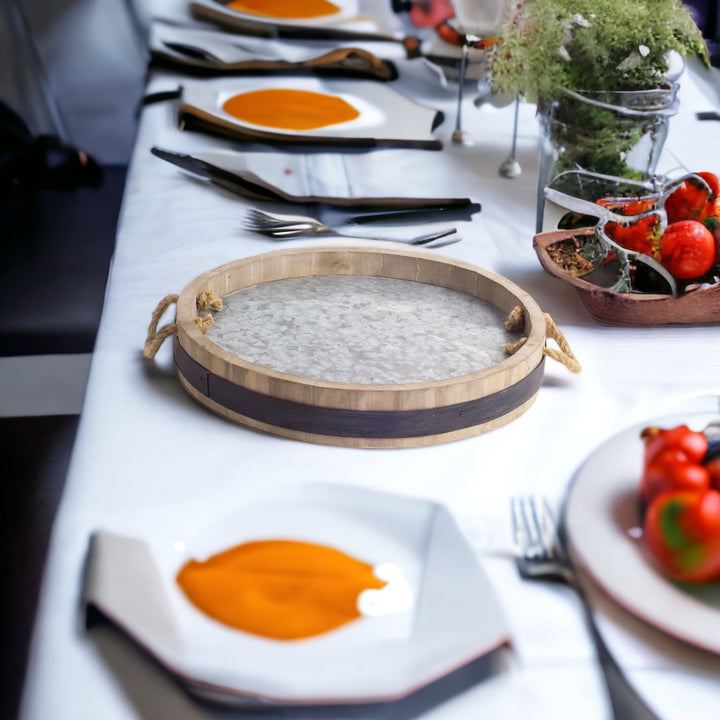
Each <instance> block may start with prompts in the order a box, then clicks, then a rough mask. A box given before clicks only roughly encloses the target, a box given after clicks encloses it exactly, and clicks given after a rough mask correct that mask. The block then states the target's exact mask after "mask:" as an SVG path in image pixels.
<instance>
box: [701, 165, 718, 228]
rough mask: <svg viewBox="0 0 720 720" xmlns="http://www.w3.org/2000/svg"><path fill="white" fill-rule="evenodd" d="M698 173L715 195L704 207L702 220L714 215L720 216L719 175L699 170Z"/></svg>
mask: <svg viewBox="0 0 720 720" xmlns="http://www.w3.org/2000/svg"><path fill="white" fill-rule="evenodd" d="M697 174H698V175H699V176H700V177H701V178H702V179H703V180H704V181H705V182H706V183H707V184H708V185H709V187H710V191H711V193H712V196H713V197H711V198H710V200H708V203H707V205H705V207H704V208H703V210H702V213H701V216H702V217H700V220H706V219H707V218H709V217H713V216H715V217H720V180H718V176H717V175H715V173H711V172H699V173H697Z"/></svg>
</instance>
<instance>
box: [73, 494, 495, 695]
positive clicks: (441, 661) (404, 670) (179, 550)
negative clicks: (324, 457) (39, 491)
mask: <svg viewBox="0 0 720 720" xmlns="http://www.w3.org/2000/svg"><path fill="white" fill-rule="evenodd" d="M208 507H211V505H210V506H208ZM208 507H205V508H203V507H202V506H200V507H198V506H194V507H193V510H192V516H191V517H177V518H175V519H174V521H175V522H174V523H167V522H163V523H159V524H158V526H157V529H156V530H155V531H154V533H153V537H148V538H145V542H143V541H141V540H138V539H134V538H128V537H123V536H119V535H115V534H111V533H108V532H98V533H96V534H95V535H94V536H93V540H92V542H91V548H90V553H89V558H88V564H87V573H86V581H85V589H84V600H85V602H86V603H87V604H89V605H92V606H95V607H97V608H98V609H100V610H101V611H102V612H103V614H105V615H106V616H107V617H109V618H110V619H111V620H113V621H114V622H115V623H116V624H118V625H119V626H120V627H121V628H122V629H123V630H125V631H126V632H127V633H128V634H129V635H130V636H132V637H133V638H134V639H135V640H136V641H137V642H138V643H139V644H140V645H142V646H143V647H144V648H146V649H147V650H148V651H149V652H150V653H151V654H152V655H153V656H154V657H155V658H156V659H157V660H159V661H160V663H161V664H162V665H164V666H165V667H166V668H167V669H168V670H170V671H171V672H172V673H173V674H175V675H176V676H177V677H178V679H179V680H180V681H181V682H182V683H183V684H185V685H186V686H187V687H188V689H189V690H191V691H192V692H195V693H196V694H199V695H201V696H204V697H210V698H214V699H220V698H221V699H222V700H223V701H226V702H235V703H237V704H253V703H257V702H263V703H268V702H269V703H275V704H277V703H280V704H310V703H314V704H318V703H360V702H363V703H365V702H375V701H385V700H392V699H397V698H400V697H404V696H405V695H408V694H409V693H411V692H413V691H414V690H416V689H418V688H420V687H422V686H424V685H426V684H427V683H429V682H431V681H433V680H435V679H438V678H440V677H442V676H443V675H445V674H447V673H449V672H451V671H452V670H455V669H457V668H459V667H461V666H463V665H465V664H467V663H469V662H470V661H472V660H474V659H476V658H478V657H480V656H481V655H483V654H485V653H487V652H489V651H490V650H492V649H495V648H496V647H499V646H500V645H502V644H504V643H506V642H508V641H509V631H508V624H507V621H506V619H505V617H504V614H503V612H502V609H501V607H500V605H499V603H498V601H497V599H496V597H495V594H494V592H493V589H492V587H491V586H490V584H489V582H488V580H487V578H486V576H485V575H484V573H483V572H482V570H481V568H480V566H479V564H478V561H477V558H476V557H475V555H474V554H473V551H472V550H471V548H470V547H469V545H468V544H467V542H466V540H465V538H464V537H463V535H462V534H461V532H460V530H459V529H458V527H457V525H456V523H455V521H454V519H453V518H452V516H451V515H450V513H449V512H448V511H447V509H445V508H444V507H443V506H441V505H437V504H435V503H432V502H427V501H424V500H416V499H412V498H403V497H399V496H394V495H389V494H385V493H379V492H375V491H368V490H363V489H359V488H352V487H346V486H335V485H327V484H310V485H302V484H301V485H289V486H282V487H280V488H277V487H276V488H275V489H274V491H270V490H268V491H257V492H255V493H254V494H252V495H249V494H248V495H246V497H245V498H244V499H243V500H240V501H236V500H235V499H233V501H232V502H230V503H228V501H227V499H224V500H222V499H217V501H216V502H215V507H214V509H213V510H212V512H208ZM188 515H190V510H188ZM198 518H201V519H202V520H203V521H204V522H202V523H201V522H200V520H199V519H198ZM172 524H174V528H171V527H169V525H172ZM188 527H198V532H197V533H193V534H190V535H189V534H187V529H188ZM262 538H292V539H298V540H306V541H310V542H317V543H321V544H327V545H331V546H333V547H336V548H338V549H339V550H342V551H344V552H347V553H348V554H350V555H352V556H353V557H357V558H360V559H363V560H365V561H367V562H370V563H372V564H379V563H383V562H391V563H394V564H395V565H397V566H399V568H400V569H401V570H402V573H403V577H404V579H405V580H406V581H407V583H408V586H409V590H410V592H411V598H412V604H411V605H410V606H409V607H408V606H406V607H405V608H404V609H398V610H396V611H395V612H394V613H390V614H388V615H384V616H374V617H362V618H361V619H359V620H357V621H355V622H353V623H350V624H348V625H346V626H344V627H341V628H339V629H337V630H335V631H332V632H329V633H325V634H324V635H320V636H318V637H315V638H310V639H307V640H301V641H294V642H283V641H276V640H271V639H265V638H261V637H256V636H253V635H250V634H246V633H243V632H240V631H236V630H233V629H231V628H228V627H226V626H224V625H222V624H220V623H217V622H215V621H213V620H212V619H210V618H208V617H207V616H205V615H204V614H202V613H201V612H200V611H198V610H197V609H196V608H195V607H194V606H193V605H192V604H191V603H190V602H189V601H188V600H187V599H186V598H185V596H184V594H183V593H182V592H181V590H180V589H179V588H178V586H177V585H176V583H175V576H176V573H177V571H178V570H179V568H180V567H181V565H182V564H183V563H184V562H185V561H186V560H187V559H188V558H190V557H195V558H198V559H204V558H205V557H207V556H208V555H211V554H214V553H216V552H218V551H220V550H222V549H226V548H228V547H231V546H233V545H236V544H239V543H242V542H246V541H249V540H253V539H262ZM179 541H181V543H182V544H181V545H180V544H178V543H179Z"/></svg>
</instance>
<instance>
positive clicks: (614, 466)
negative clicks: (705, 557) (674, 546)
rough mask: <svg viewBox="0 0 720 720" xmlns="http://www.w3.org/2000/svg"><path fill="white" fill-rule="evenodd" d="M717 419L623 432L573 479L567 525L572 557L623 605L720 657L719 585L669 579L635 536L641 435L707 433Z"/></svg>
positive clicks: (679, 418)
mask: <svg viewBox="0 0 720 720" xmlns="http://www.w3.org/2000/svg"><path fill="white" fill-rule="evenodd" d="M717 420H718V415H717V413H715V414H710V413H685V414H682V415H673V416H667V417H663V418H658V419H654V420H649V421H648V422H645V423H643V424H642V425H637V426H635V427H632V428H629V429H627V430H624V431H623V432H621V433H619V434H618V435H615V436H614V437H612V438H610V439H609V440H608V441H607V442H605V443H603V444H602V445H601V446H600V447H599V448H598V449H597V450H596V451H595V452H594V453H593V454H592V455H591V456H590V457H589V458H588V459H587V461H586V462H585V463H584V464H583V466H582V467H581V468H580V470H579V472H578V474H577V476H576V477H575V479H574V482H573V484H572V487H571V489H570V493H569V496H568V502H567V506H566V515H565V522H566V527H567V533H568V539H569V542H570V552H571V554H572V557H573V559H574V560H575V561H576V562H577V563H579V564H581V565H582V566H583V567H584V568H585V569H586V570H587V571H588V572H589V573H590V575H591V576H592V577H593V578H594V579H595V580H596V581H597V582H598V583H599V585H600V586H601V587H602V588H603V589H604V590H605V591H606V592H607V593H608V594H609V595H610V596H611V597H612V598H614V600H616V601H617V602H618V603H619V604H620V605H622V606H624V607H625V608H626V609H627V610H629V611H630V612H631V613H633V614H634V615H636V616H637V617H639V618H641V619H643V620H645V621H646V622H648V623H650V624H651V625H653V626H655V627H656V628H658V629H660V630H662V631H663V632H665V633H667V634H669V635H672V636H674V637H676V638H679V639H681V640H684V641H686V642H688V643H691V644H693V645H696V646H698V647H701V648H704V649H706V650H710V651H711V652H715V653H720V582H713V583H704V584H701V585H689V584H684V583H676V582H673V581H671V580H669V579H668V578H667V577H666V576H665V575H663V574H662V573H661V571H660V570H659V569H658V567H657V566H656V565H655V564H654V562H653V559H652V557H651V555H650V554H649V552H648V551H647V549H646V548H645V546H644V545H643V542H642V539H641V538H639V537H637V533H636V532H635V530H636V529H637V527H638V525H639V519H638V487H639V482H640V473H641V470H642V457H643V443H642V440H641V439H640V432H641V430H642V429H643V428H644V427H647V426H650V425H657V426H660V427H674V426H676V425H681V424H687V425H689V426H690V427H691V428H693V429H694V430H702V429H704V428H705V427H706V426H707V425H708V424H709V423H711V422H717Z"/></svg>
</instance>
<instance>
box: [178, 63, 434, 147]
mask: <svg viewBox="0 0 720 720" xmlns="http://www.w3.org/2000/svg"><path fill="white" fill-rule="evenodd" d="M265 88H284V89H291V90H307V91H310V92H316V93H324V94H328V95H335V96H338V97H341V98H343V99H344V100H346V101H347V102H349V103H350V104H351V105H352V106H353V107H354V108H355V109H356V110H358V111H359V113H360V114H359V116H358V117H357V118H355V119H354V120H351V121H349V122H344V123H337V124H335V125H329V126H327V127H322V128H317V129H313V130H286V129H282V128H276V127H266V126H262V125H255V124H252V123H247V122H243V121H242V120H239V119H237V118H235V117H233V116H232V115H230V114H228V113H226V112H225V111H224V110H223V105H224V104H225V102H226V101H227V100H228V99H229V98H231V97H233V96H235V95H238V94H240V93H244V92H250V91H253V90H261V89H265ZM180 113H181V115H190V116H192V117H196V118H199V119H201V120H202V121H203V122H205V123H210V124H211V125H213V126H215V127H217V128H218V130H222V131H224V132H226V133H228V132H230V133H232V134H236V135H237V137H238V138H240V139H250V140H252V139H258V140H260V141H273V140H278V141H281V142H292V141H293V140H296V141H300V142H303V143H316V144H325V143H333V144H337V143H339V144H347V145H359V144H366V145H367V144H373V143H375V142H390V143H393V144H400V145H403V144H404V145H413V146H418V147H429V148H434V149H439V148H440V141H439V140H438V139H437V138H435V137H434V136H433V135H432V130H433V128H434V127H435V125H436V121H437V120H438V119H439V113H438V111H437V110H435V109H434V108H429V107H427V106H425V105H420V104H419V103H416V102H415V101H413V100H410V99H409V98H407V97H405V96H404V95H401V94H400V93H398V92H397V91H396V90H394V89H392V88H390V87H387V85H385V84H380V83H377V82H374V81H370V80H350V81H348V80H323V79H319V78H313V77H308V78H305V77H294V78H289V77H285V78H282V77H272V78H269V77H253V78H250V77H248V78H237V79H226V80H223V81H222V82H215V83H208V82H185V83H183V91H182V101H181V107H180Z"/></svg>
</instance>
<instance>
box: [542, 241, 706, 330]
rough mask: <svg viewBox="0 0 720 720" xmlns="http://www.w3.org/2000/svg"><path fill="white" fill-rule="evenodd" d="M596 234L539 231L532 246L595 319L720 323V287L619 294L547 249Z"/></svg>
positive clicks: (635, 322)
mask: <svg viewBox="0 0 720 720" xmlns="http://www.w3.org/2000/svg"><path fill="white" fill-rule="evenodd" d="M594 233H595V229H594V228H583V229H581V230H553V231H550V232H544V233H540V234H538V235H536V236H535V238H534V240H533V247H534V248H535V252H536V253H537V256H538V259H539V260H540V263H541V265H542V266H543V268H545V270H547V272H549V273H550V274H551V275H553V276H555V277H556V278H559V279H560V280H563V281H565V282H567V283H569V284H570V285H572V286H573V287H574V288H575V292H576V293H577V294H578V297H579V298H580V301H581V302H582V304H583V305H584V306H585V308H586V310H587V311H588V312H589V313H590V315H591V316H592V318H593V319H594V320H597V321H598V322H600V323H603V324H605V325H622V326H647V327H652V326H660V325H694V324H703V323H718V322H720V287H712V288H708V289H705V290H693V291H691V292H687V293H684V294H682V295H679V296H677V297H673V296H670V295H653V294H650V293H616V292H612V291H611V290H608V289H607V288H604V287H600V286H598V285H594V284H592V283H591V282H588V281H587V280H584V279H583V278H582V277H579V276H575V275H573V274H571V273H570V272H568V271H566V270H565V269H564V268H562V267H561V266H560V265H558V264H557V263H556V262H555V261H554V260H553V259H552V258H551V257H550V254H549V252H548V248H549V247H550V246H551V245H553V244H554V243H557V242H560V241H563V240H567V239H569V238H573V237H576V236H585V235H593V234H594Z"/></svg>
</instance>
